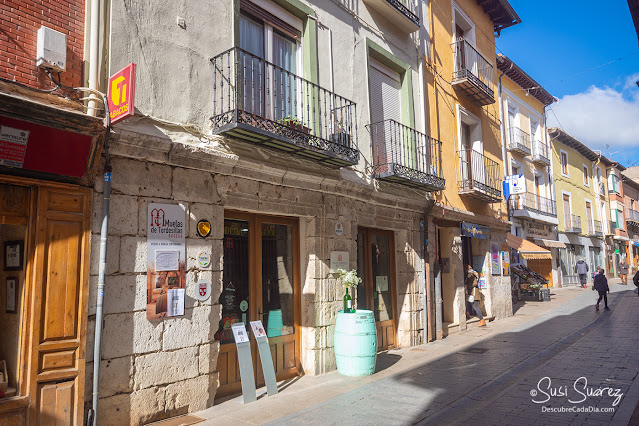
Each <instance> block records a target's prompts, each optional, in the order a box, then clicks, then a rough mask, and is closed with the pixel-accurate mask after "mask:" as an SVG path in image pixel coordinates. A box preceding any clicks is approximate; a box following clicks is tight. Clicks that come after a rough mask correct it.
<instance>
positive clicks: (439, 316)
mask: <svg viewBox="0 0 639 426" xmlns="http://www.w3.org/2000/svg"><path fill="white" fill-rule="evenodd" d="M435 244H438V245H439V231H438V230H437V228H435ZM438 256H441V254H439V253H438ZM435 257H436V258H437V256H435ZM433 274H434V276H435V336H436V337H435V338H436V339H437V340H441V339H443V338H444V329H443V326H442V321H443V309H442V305H443V303H444V299H442V268H441V265H440V264H439V262H435V266H434V268H433Z"/></svg>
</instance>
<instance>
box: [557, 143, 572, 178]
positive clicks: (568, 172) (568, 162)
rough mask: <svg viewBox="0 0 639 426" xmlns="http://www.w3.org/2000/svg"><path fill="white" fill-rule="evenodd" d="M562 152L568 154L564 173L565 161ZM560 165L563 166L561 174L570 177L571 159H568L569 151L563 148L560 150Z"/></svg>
mask: <svg viewBox="0 0 639 426" xmlns="http://www.w3.org/2000/svg"><path fill="white" fill-rule="evenodd" d="M561 154H566V173H564V163H563V161H561V160H562V156H561ZM559 167H560V168H561V175H562V176H564V177H570V161H569V160H568V152H567V151H564V150H563V149H560V150H559Z"/></svg>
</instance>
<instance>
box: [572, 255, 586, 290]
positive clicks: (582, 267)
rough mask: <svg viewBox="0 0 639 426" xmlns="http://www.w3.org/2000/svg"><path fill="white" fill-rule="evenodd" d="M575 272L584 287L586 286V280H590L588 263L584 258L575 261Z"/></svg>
mask: <svg viewBox="0 0 639 426" xmlns="http://www.w3.org/2000/svg"><path fill="white" fill-rule="evenodd" d="M575 274H577V275H579V284H581V286H582V287H583V288H586V282H587V281H588V264H587V263H586V262H584V260H583V259H579V260H578V261H577V263H575Z"/></svg>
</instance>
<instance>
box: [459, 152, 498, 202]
mask: <svg viewBox="0 0 639 426" xmlns="http://www.w3.org/2000/svg"><path fill="white" fill-rule="evenodd" d="M457 158H458V159H459V176H458V179H459V180H458V181H457V189H458V192H459V193H460V194H467V195H470V196H472V197H475V198H479V199H481V200H484V201H488V202H497V201H500V200H501V189H500V185H501V178H500V175H499V164H498V163H497V162H496V161H493V160H491V159H490V158H487V157H486V156H485V155H484V154H482V153H481V152H477V151H475V150H472V149H464V150H461V151H457Z"/></svg>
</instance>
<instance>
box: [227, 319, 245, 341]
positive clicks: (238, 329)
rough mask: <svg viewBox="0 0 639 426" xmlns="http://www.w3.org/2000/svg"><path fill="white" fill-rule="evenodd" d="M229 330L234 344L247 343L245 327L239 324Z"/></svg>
mask: <svg viewBox="0 0 639 426" xmlns="http://www.w3.org/2000/svg"><path fill="white" fill-rule="evenodd" d="M231 330H233V337H234V338H235V343H246V342H248V341H249V336H248V333H247V332H246V327H244V323H241V322H239V323H237V324H233V326H232V327H231Z"/></svg>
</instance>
